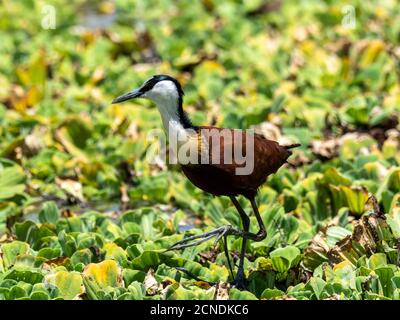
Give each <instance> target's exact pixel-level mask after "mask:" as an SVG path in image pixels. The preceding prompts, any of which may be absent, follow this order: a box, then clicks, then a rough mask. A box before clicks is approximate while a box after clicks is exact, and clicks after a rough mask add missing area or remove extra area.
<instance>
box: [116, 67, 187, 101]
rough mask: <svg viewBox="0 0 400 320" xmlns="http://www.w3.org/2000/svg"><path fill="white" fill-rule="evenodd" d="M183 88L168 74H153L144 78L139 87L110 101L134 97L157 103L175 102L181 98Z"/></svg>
mask: <svg viewBox="0 0 400 320" xmlns="http://www.w3.org/2000/svg"><path fill="white" fill-rule="evenodd" d="M182 96H183V90H182V87H181V85H180V83H179V82H178V80H176V79H175V78H173V77H171V76H168V75H162V74H161V75H155V76H152V77H151V78H150V79H148V80H146V81H145V82H144V83H143V84H142V85H141V86H140V87H139V88H137V89H134V90H132V91H130V92H128V93H126V94H123V95H122V96H119V97H118V98H115V99H114V100H113V101H112V103H119V102H123V101H126V100H130V99H135V98H145V99H149V100H151V101H153V102H155V103H157V104H160V103H161V104H163V103H166V102H176V103H177V105H178V104H179V100H182Z"/></svg>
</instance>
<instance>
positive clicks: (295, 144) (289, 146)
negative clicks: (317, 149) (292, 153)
mask: <svg viewBox="0 0 400 320" xmlns="http://www.w3.org/2000/svg"><path fill="white" fill-rule="evenodd" d="M300 146H301V144H300V143H293V144H289V145H288V146H283V147H284V148H285V149H286V150H289V149H293V148H297V147H300Z"/></svg>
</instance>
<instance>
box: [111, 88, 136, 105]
mask: <svg viewBox="0 0 400 320" xmlns="http://www.w3.org/2000/svg"><path fill="white" fill-rule="evenodd" d="M142 94H143V93H142V92H140V88H139V89H135V90H132V91H131V92H128V93H126V94H123V95H122V96H119V97H118V98H115V99H114V100H113V101H112V103H119V102H122V101H126V100H129V99H134V98H139V97H140V96H141V95H142Z"/></svg>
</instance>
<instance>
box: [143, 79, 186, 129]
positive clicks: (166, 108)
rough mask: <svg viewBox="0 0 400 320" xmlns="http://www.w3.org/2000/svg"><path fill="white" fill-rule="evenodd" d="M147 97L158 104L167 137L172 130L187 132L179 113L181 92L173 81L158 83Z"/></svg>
mask: <svg viewBox="0 0 400 320" xmlns="http://www.w3.org/2000/svg"><path fill="white" fill-rule="evenodd" d="M145 97H146V98H148V99H150V100H152V101H153V102H154V103H155V104H156V105H157V108H158V111H159V112H160V114H161V118H162V122H163V125H164V131H165V133H166V135H167V137H168V136H169V133H171V132H172V133H173V134H179V135H180V134H184V133H185V128H184V126H183V124H182V123H181V121H180V117H179V113H178V107H179V105H178V104H179V93H178V91H177V89H176V86H175V84H174V83H173V82H171V81H161V82H159V83H157V84H156V85H155V86H154V87H153V88H152V90H150V91H148V92H147V93H146V95H145Z"/></svg>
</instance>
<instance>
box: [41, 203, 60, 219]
mask: <svg viewBox="0 0 400 320" xmlns="http://www.w3.org/2000/svg"><path fill="white" fill-rule="evenodd" d="M58 219H60V211H59V210H58V207H57V205H56V203H55V202H54V201H49V202H45V203H44V204H43V208H42V210H41V211H40V212H39V220H40V222H41V223H45V222H47V223H52V224H56V223H57V221H58Z"/></svg>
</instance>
